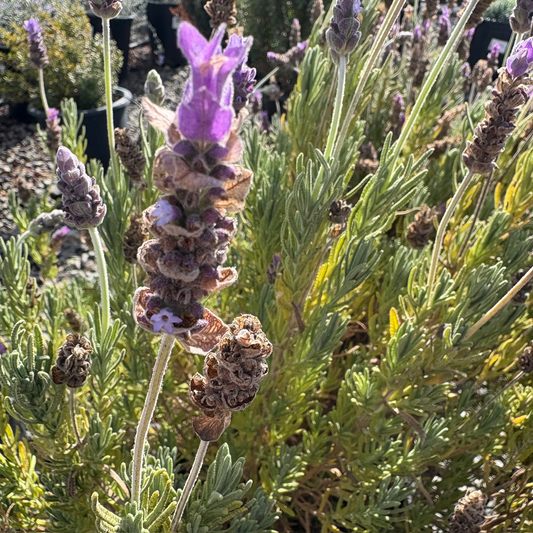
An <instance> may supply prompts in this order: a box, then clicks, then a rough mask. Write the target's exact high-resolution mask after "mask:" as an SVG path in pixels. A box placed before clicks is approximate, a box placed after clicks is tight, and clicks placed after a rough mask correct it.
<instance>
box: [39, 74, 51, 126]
mask: <svg viewBox="0 0 533 533" xmlns="http://www.w3.org/2000/svg"><path fill="white" fill-rule="evenodd" d="M39 91H40V93H41V102H42V104H43V109H44V113H45V115H46V118H48V110H49V109H50V108H49V107H48V100H47V99H46V90H45V88H44V71H43V69H42V68H40V69H39Z"/></svg>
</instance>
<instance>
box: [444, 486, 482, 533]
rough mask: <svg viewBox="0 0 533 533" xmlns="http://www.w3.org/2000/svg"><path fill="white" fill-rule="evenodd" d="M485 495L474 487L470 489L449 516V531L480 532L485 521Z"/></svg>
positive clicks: (455, 532) (454, 532)
mask: <svg viewBox="0 0 533 533" xmlns="http://www.w3.org/2000/svg"><path fill="white" fill-rule="evenodd" d="M486 503H487V498H486V497H485V495H484V494H483V493H482V492H481V491H479V490H474V489H468V490H467V491H466V495H465V496H463V497H462V498H461V499H460V500H459V501H458V502H457V505H456V506H455V509H454V511H453V514H452V515H451V516H450V518H449V522H448V524H449V528H448V531H449V533H479V532H480V531H481V525H482V524H483V522H484V521H485V504H486Z"/></svg>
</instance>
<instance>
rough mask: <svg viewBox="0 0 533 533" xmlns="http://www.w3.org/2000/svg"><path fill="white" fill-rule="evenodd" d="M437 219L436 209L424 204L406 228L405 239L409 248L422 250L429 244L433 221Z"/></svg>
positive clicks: (433, 225) (433, 226)
mask: <svg viewBox="0 0 533 533" xmlns="http://www.w3.org/2000/svg"><path fill="white" fill-rule="evenodd" d="M435 218H437V209H436V208H435V207H431V208H430V207H429V206H427V205H426V204H424V205H423V206H422V207H421V208H420V211H419V212H418V213H417V214H416V216H415V220H414V222H411V224H409V227H408V228H407V235H406V239H407V242H408V243H409V245H410V246H411V248H414V249H415V250H422V249H424V248H425V247H426V245H427V243H428V242H429V236H430V235H431V232H432V231H433V230H434V228H435V224H434V222H433V221H434V220H435Z"/></svg>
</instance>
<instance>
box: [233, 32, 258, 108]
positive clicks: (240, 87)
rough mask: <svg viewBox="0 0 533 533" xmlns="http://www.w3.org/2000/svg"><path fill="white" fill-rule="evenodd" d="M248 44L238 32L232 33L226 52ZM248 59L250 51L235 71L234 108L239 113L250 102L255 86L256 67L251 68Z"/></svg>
mask: <svg viewBox="0 0 533 533" xmlns="http://www.w3.org/2000/svg"><path fill="white" fill-rule="evenodd" d="M243 46H244V47H247V46H248V39H243V38H242V37H239V36H238V35H237V34H235V33H233V34H232V35H230V38H229V41H228V46H227V47H226V53H229V52H231V50H232V49H240V48H242V47H243ZM247 59H248V51H247V52H246V56H245V57H244V60H243V62H242V63H241V64H240V65H238V66H237V68H236V69H235V72H234V73H233V109H234V110H235V113H238V112H239V111H240V110H241V109H242V108H243V107H245V106H246V104H247V103H248V99H249V98H250V95H251V94H252V92H253V90H254V87H255V74H256V70H255V68H250V67H249V66H248V65H247V64H246V60H247Z"/></svg>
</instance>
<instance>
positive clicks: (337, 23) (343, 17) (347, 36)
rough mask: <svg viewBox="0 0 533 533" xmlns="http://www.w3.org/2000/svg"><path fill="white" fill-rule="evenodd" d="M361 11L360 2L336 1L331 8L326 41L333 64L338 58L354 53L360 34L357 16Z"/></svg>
mask: <svg viewBox="0 0 533 533" xmlns="http://www.w3.org/2000/svg"><path fill="white" fill-rule="evenodd" d="M362 10H363V6H362V5H361V2H360V0H337V1H336V2H335V5H334V6H333V17H331V22H330V27H329V29H328V30H327V31H326V41H327V43H328V45H329V48H330V52H331V56H332V58H333V61H334V62H335V63H338V62H339V58H340V56H346V58H348V56H349V55H350V54H351V53H352V52H353V51H354V49H355V47H356V46H357V43H358V42H359V39H360V38H361V32H360V31H359V28H360V26H361V23H360V22H359V18H358V15H359V13H361V11H362Z"/></svg>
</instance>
